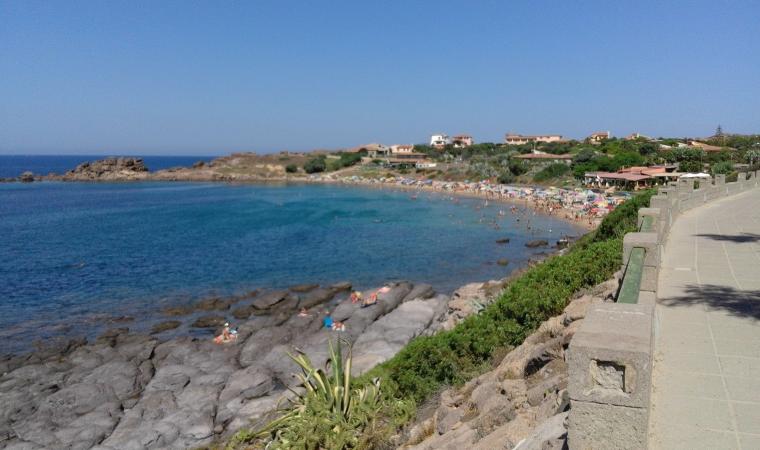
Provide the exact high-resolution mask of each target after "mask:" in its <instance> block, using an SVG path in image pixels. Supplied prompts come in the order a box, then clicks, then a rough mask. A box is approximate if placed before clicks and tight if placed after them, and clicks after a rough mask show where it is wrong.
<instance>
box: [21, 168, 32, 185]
mask: <svg viewBox="0 0 760 450" xmlns="http://www.w3.org/2000/svg"><path fill="white" fill-rule="evenodd" d="M18 180H19V181H20V182H22V183H31V182H32V181H34V174H33V173H32V172H28V171H27V172H24V173H22V174H21V175H20V176H19V177H18Z"/></svg>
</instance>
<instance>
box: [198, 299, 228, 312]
mask: <svg viewBox="0 0 760 450" xmlns="http://www.w3.org/2000/svg"><path fill="white" fill-rule="evenodd" d="M230 303H231V302H230V301H229V300H224V299H221V298H219V297H212V298H207V299H205V300H201V301H200V302H198V303H196V305H195V309H197V310H199V311H215V310H216V311H223V310H226V309H229V307H230Z"/></svg>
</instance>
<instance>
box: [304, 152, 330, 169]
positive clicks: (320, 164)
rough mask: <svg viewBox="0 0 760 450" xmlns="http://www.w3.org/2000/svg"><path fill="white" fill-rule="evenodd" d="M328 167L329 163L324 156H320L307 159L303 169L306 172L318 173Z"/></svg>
mask: <svg viewBox="0 0 760 450" xmlns="http://www.w3.org/2000/svg"><path fill="white" fill-rule="evenodd" d="M325 169H327V163H326V162H325V157H324V156H318V157H316V158H313V159H310V160H308V161H306V164H304V165H303V170H304V172H306V173H318V172H324V171H325Z"/></svg>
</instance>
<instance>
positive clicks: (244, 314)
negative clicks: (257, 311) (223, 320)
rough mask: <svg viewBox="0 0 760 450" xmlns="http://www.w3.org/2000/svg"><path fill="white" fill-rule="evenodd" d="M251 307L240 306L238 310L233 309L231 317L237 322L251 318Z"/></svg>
mask: <svg viewBox="0 0 760 450" xmlns="http://www.w3.org/2000/svg"><path fill="white" fill-rule="evenodd" d="M253 310H254V308H253V306H251V305H248V306H241V307H239V308H235V309H233V310H232V317H234V318H236V319H238V320H244V319H247V318H249V317H251V314H253Z"/></svg>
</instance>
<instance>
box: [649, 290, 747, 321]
mask: <svg viewBox="0 0 760 450" xmlns="http://www.w3.org/2000/svg"><path fill="white" fill-rule="evenodd" d="M685 290H686V293H685V294H684V295H681V296H678V297H670V298H663V299H660V300H659V303H660V304H662V305H665V306H676V307H677V306H692V305H705V307H706V308H707V309H708V310H724V311H727V312H729V313H731V315H734V316H738V317H752V318H754V319H757V320H760V291H740V290H738V289H734V288H732V287H729V286H718V285H713V284H705V285H702V286H699V285H696V284H693V285H688V286H686V288H685Z"/></svg>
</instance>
